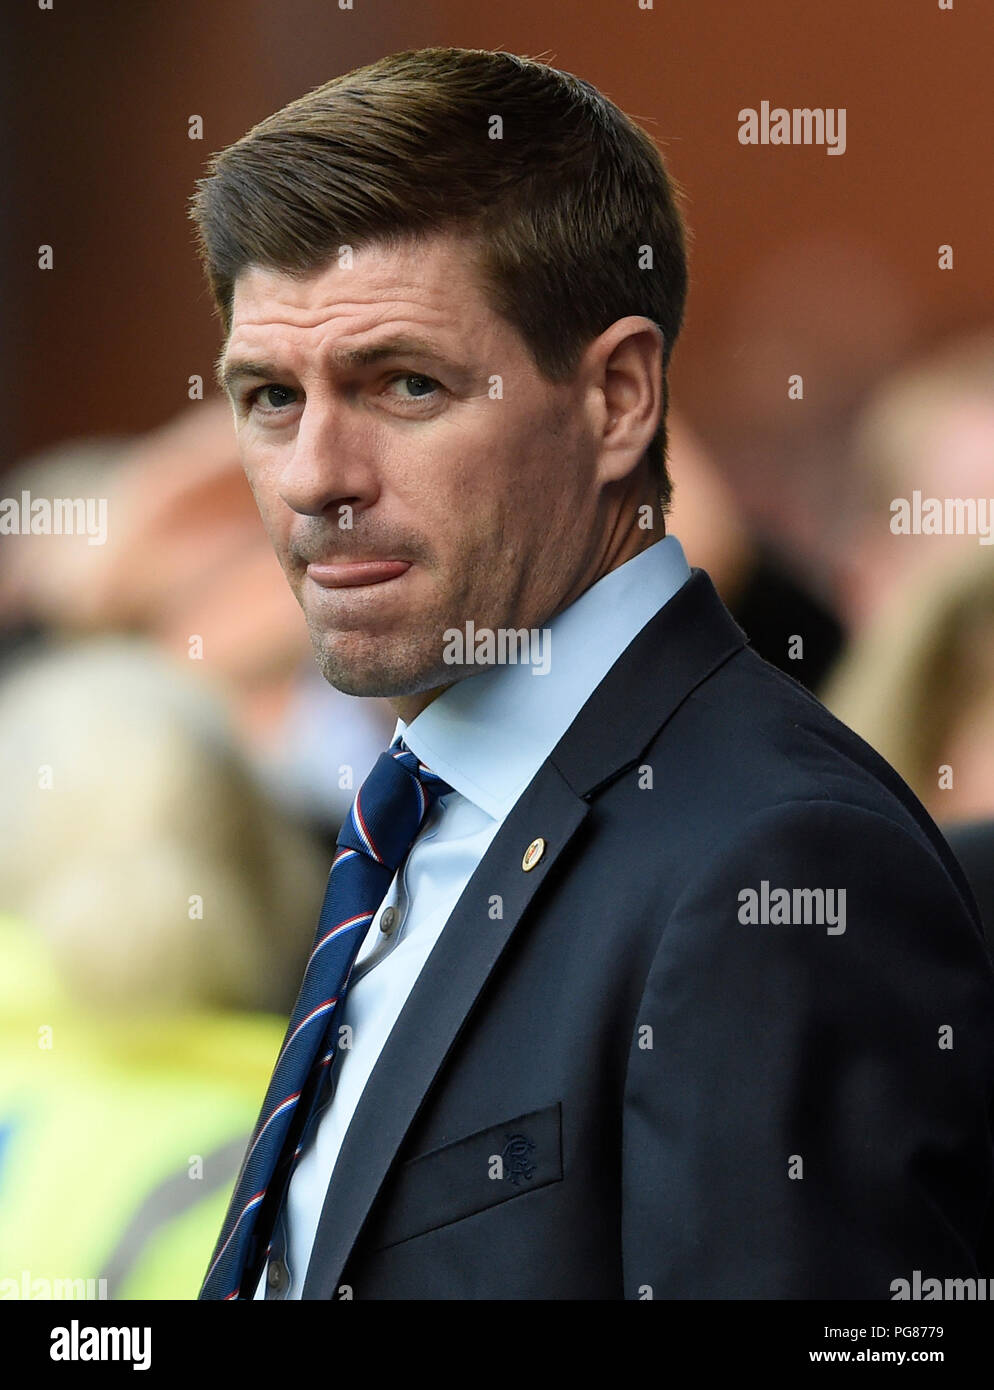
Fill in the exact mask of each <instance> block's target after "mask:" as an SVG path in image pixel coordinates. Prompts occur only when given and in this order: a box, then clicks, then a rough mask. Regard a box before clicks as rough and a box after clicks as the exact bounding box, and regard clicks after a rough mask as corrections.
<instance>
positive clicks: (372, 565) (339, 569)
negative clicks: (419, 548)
mask: <svg viewBox="0 0 994 1390" xmlns="http://www.w3.org/2000/svg"><path fill="white" fill-rule="evenodd" d="M410 568H411V562H410V560H350V561H343V562H341V563H339V564H327V565H324V564H312V565H308V566H307V576H308V578H309V579H312V580H313V581H314V583H315V584H318V585H320V587H321V588H322V589H356V588H359V587H361V586H364V585H369V584H386V583H388V582H389V581H390V580H391V579H399V578H400V576H401V575H402V574H406V572H407V571H408V570H409V569H410Z"/></svg>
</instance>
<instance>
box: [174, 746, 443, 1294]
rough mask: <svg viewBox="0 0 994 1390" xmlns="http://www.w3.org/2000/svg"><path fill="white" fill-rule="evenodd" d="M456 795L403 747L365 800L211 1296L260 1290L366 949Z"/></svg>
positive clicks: (210, 1280)
mask: <svg viewBox="0 0 994 1390" xmlns="http://www.w3.org/2000/svg"><path fill="white" fill-rule="evenodd" d="M451 790H452V788H451V787H450V786H449V784H448V783H447V782H444V781H443V780H442V778H441V777H438V776H437V775H436V774H435V773H434V772H432V771H431V770H430V769H429V768H427V767H425V766H424V764H423V763H421V762H419V761H418V758H417V757H416V755H415V754H414V753H412V752H411V751H410V749H408V748H407V747H406V746H405V745H404V743H403V742H402V741H400V740H398V741H397V742H396V743H394V744H392V745H391V746H390V748H389V749H388V750H387V751H386V752H384V753H381V754H380V756H379V758H378V759H377V761H376V764H375V765H374V767H373V770H372V771H371V772H370V773H369V775H368V777H367V778H366V780H365V781H364V782H363V784H362V786H361V787H360V788H359V791H358V792H357V793H356V798H355V801H354V802H353V803H352V809H351V811H350V812H349V814H348V816H347V817H346V820H345V824H344V825H343V826H342V829H341V831H340V833H339V836H338V847H339V848H338V853H337V854H336V856H335V860H334V863H333V864H332V866H331V872H330V873H329V875H328V886H327V888H326V889H325V895H324V903H323V905H322V908H321V916H320V919H319V922H318V929H317V934H316V936H315V939H314V948H313V950H312V951H311V955H310V959H309V960H308V963H307V968H306V970H305V972H304V980H303V983H302V985H301V987H300V993H299V995H298V997H297V1002H296V1004H295V1006H294V1010H293V1013H292V1015H291V1016H290V1023H289V1025H288V1027H287V1032H286V1037H285V1039H284V1041H283V1047H282V1049H281V1050H280V1054H279V1056H278V1058H277V1060H276V1066H275V1069H274V1071H273V1077H272V1080H271V1081H270V1083H269V1089H268V1091H267V1092H266V1099H265V1101H264V1102H263V1106H262V1110H261V1111H260V1114H259V1119H258V1121H257V1122H256V1127H255V1131H254V1132H253V1135H252V1140H251V1143H250V1144H249V1148H248V1151H247V1152H246V1155H245V1158H244V1159H243V1161H242V1168H241V1172H240V1173H239V1175H238V1180H237V1182H236V1183H235V1190H234V1195H233V1196H232V1199H231V1203H230V1205H229V1207H228V1212H227V1215H226V1217H225V1221H224V1225H223V1227H222V1229H221V1234H220V1236H219V1237H218V1242H217V1245H216V1246H215V1250H214V1258H213V1260H212V1261H211V1266H210V1268H209V1269H208V1271H207V1276H206V1278H205V1279H204V1284H203V1288H202V1289H201V1290H200V1298H201V1299H223V1300H227V1299H236V1298H239V1297H241V1298H252V1297H253V1295H254V1293H255V1289H254V1286H250V1285H253V1284H254V1280H255V1278H256V1277H257V1271H259V1270H260V1268H261V1260H260V1254H261V1251H260V1245H261V1241H262V1240H264V1239H266V1231H267V1228H268V1226H269V1224H270V1223H269V1222H268V1221H260V1209H262V1208H263V1207H265V1210H266V1213H267V1214H268V1215H270V1216H271V1215H272V1214H273V1213H274V1212H275V1210H276V1208H277V1207H278V1205H279V1203H280V1202H281V1200H282V1196H283V1191H284V1189H285V1187H286V1184H287V1182H288V1179H289V1173H290V1169H291V1168H292V1166H293V1162H294V1160H295V1158H296V1156H297V1153H299V1150H296V1151H295V1146H296V1144H297V1139H298V1138H299V1137H300V1135H301V1134H302V1132H303V1129H304V1126H305V1123H306V1120H307V1118H308V1116H309V1113H310V1111H311V1109H312V1107H313V1103H314V1099H315V1097H316V1095H317V1094H318V1092H319V1089H320V1088H321V1085H322V1082H323V1081H324V1080H325V1077H326V1071H327V1068H329V1067H330V1066H331V1065H332V1064H333V1062H334V1058H335V1054H336V1051H337V1049H336V1046H335V1042H334V1031H335V1027H336V1019H337V1018H338V1017H339V1016H340V1015H341V1009H342V1003H343V1000H344V998H345V994H346V991H347V989H348V982H349V976H350V975H351V973H352V967H353V965H354V964H355V959H356V956H357V954H358V952H359V947H360V946H361V945H362V942H363V940H364V939H365V936H366V933H367V931H368V929H369V926H370V923H371V922H372V920H373V918H374V916H375V915H376V912H377V909H378V908H379V906H380V904H381V903H382V901H383V899H384V897H385V896H386V893H387V890H388V889H389V887H390V884H391V882H392V880H393V876H394V873H395V872H396V870H397V869H399V868H400V866H401V864H402V863H403V862H404V859H405V858H406V856H407V853H408V851H409V850H410V847H411V845H412V843H413V842H414V839H415V837H416V835H417V833H418V831H419V829H420V827H421V824H422V822H423V821H424V818H425V816H426V815H427V813H428V809H429V807H430V806H431V805H432V804H433V803H434V801H435V800H436V799H437V798H438V797H439V796H444V794H445V793H446V792H449V791H451ZM267 1195H268V1198H269V1200H268V1201H267ZM257 1227H258V1233H257ZM247 1281H248V1282H247ZM243 1287H244V1292H243Z"/></svg>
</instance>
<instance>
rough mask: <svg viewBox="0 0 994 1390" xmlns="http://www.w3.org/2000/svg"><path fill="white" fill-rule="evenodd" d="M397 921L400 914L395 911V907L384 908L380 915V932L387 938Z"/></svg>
mask: <svg viewBox="0 0 994 1390" xmlns="http://www.w3.org/2000/svg"><path fill="white" fill-rule="evenodd" d="M399 921H400V913H399V912H398V911H397V909H396V908H395V907H385V908H384V909H383V912H382V913H381V914H380V931H381V932H384V933H385V934H386V935H387V936H389V935H390V933H391V932H392V931H393V929H394V927H396V925H397V923H398V922H399Z"/></svg>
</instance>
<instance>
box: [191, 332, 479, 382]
mask: <svg viewBox="0 0 994 1390" xmlns="http://www.w3.org/2000/svg"><path fill="white" fill-rule="evenodd" d="M226 351H227V349H222V351H221V353H220V356H219V357H218V359H217V361H216V362H215V363H214V375H215V378H216V380H217V384H218V386H220V388H221V390H222V391H224V392H226V393H227V394H228V395H229V396H230V395H231V394H232V387H233V386H234V385H235V383H236V382H237V381H241V380H243V379H244V378H246V377H252V378H257V379H259V380H262V381H278V380H279V379H280V377H281V376H282V375H284V371H283V369H282V368H280V367H278V366H276V365H275V363H272V362H253V361H248V360H242V359H239V358H236V359H234V360H233V361H231V362H228V361H226V360H225V353H226ZM409 356H410V357H413V356H417V357H424V358H427V359H429V360H431V361H433V362H438V363H440V364H441V365H442V366H444V367H447V368H448V369H449V371H451V372H452V373H453V374H454V375H455V376H457V377H459V378H460V379H462V380H464V381H468V380H469V379H470V376H471V373H470V371H469V370H468V369H467V368H466V367H463V366H460V365H459V363H458V362H454V361H453V360H452V359H451V358H450V357H446V355H445V354H444V353H443V352H441V351H440V350H439V348H438V346H437V344H435V343H433V342H432V341H431V340H430V339H429V338H414V337H398V338H390V339H389V340H388V341H387V342H384V343H377V344H376V345H375V346H371V347H362V348H335V349H334V351H333V352H332V353H331V360H332V361H333V363H334V364H335V366H336V367H339V368H341V369H344V370H348V369H350V368H351V369H355V368H357V367H368V366H371V365H372V364H373V363H375V362H379V361H381V360H382V359H383V358H385V357H409Z"/></svg>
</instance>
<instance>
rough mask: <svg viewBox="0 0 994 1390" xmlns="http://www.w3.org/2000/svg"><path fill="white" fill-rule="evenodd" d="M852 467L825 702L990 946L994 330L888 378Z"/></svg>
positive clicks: (862, 417) (993, 897) (866, 412)
mask: <svg viewBox="0 0 994 1390" xmlns="http://www.w3.org/2000/svg"><path fill="white" fill-rule="evenodd" d="M851 455H852V460H853V468H852V470H851V471H852V474H853V476H854V477H855V479H856V480H857V481H858V483H859V492H860V499H859V505H858V510H857V517H858V519H857V520H856V521H855V523H854V524H853V525H852V528H851V535H850V537H849V540H848V543H847V544H845V545H840V546H839V547H838V565H837V592H838V596H839V603H840V608H841V610H842V612H843V613H844V614H845V618H846V621H847V623H848V624H849V626H850V628H851V629H852V632H853V642H852V646H851V648H850V649H849V650H848V651H847V652H846V653H845V654H844V655H843V656H842V657H841V658H840V660H839V661H838V663H837V665H836V666H835V667H834V668H833V670H832V671H831V672H830V674H829V677H828V682H827V685H826V688H825V689H824V691H823V692H822V698H823V699H824V700H825V702H826V704H827V705H828V706H829V708H830V709H831V710H832V711H833V712H834V713H835V714H837V715H838V716H839V718H841V719H843V720H844V721H845V722H846V723H847V724H849V725H851V727H852V728H854V729H855V730H856V731H857V732H858V733H860V734H862V736H863V737H864V738H865V739H866V740H867V741H868V742H869V743H870V744H872V746H873V747H874V748H876V749H878V750H879V751H880V752H881V753H882V754H883V756H884V757H885V758H886V759H887V760H888V762H890V763H891V764H892V765H893V766H894V767H895V768H896V769H897V770H898V772H900V773H901V775H902V777H904V778H905V780H906V781H907V782H908V783H909V785H910V786H911V787H912V788H913V789H914V791H915V792H916V793H917V795H918V796H919V797H920V798H921V799H922V801H923V802H924V804H925V805H926V806H927V807H928V809H929V810H930V812H931V813H932V815H933V816H934V817H935V818H936V820H938V821H939V822H940V824H941V825H942V827H943V830H944V831H945V833H946V835H947V838H948V839H949V841H950V843H951V844H952V845H953V848H954V849H955V850H956V852H957V854H958V855H959V857H960V860H961V862H962V864H963V867H964V869H965V871H966V873H967V876H968V878H969V880H970V884H971V887H972V888H973V890H974V893H975V896H976V898H977V902H978V904H979V906H980V909H981V915H982V917H983V919H984V922H985V927H986V930H987V933H988V937H989V939H991V940H994V544H992V543H991V536H990V529H989V528H990V526H991V524H992V522H994V329H990V328H988V329H984V330H980V331H976V332H974V333H971V334H970V335H968V336H960V337H957V338H954V339H951V340H949V341H947V342H944V343H942V344H940V345H939V346H938V347H936V348H934V349H933V350H932V351H930V352H929V353H927V354H926V355H924V356H923V357H921V358H919V359H916V360H914V361H911V362H908V363H905V364H904V365H902V366H901V367H900V368H899V369H898V370H897V371H895V372H894V373H892V374H891V375H890V376H888V377H887V378H886V379H885V380H884V381H882V382H881V383H880V385H879V386H878V388H877V389H876V390H875V391H874V392H873V393H872V394H871V395H870V397H869V398H868V400H867V401H866V403H865V405H864V407H863V410H862V411H861V413H860V414H859V416H858V417H857V419H856V421H855V424H854V428H853V438H852V446H851ZM915 493H917V494H918V495H919V500H918V503H917V509H918V514H919V521H918V522H917V523H916V522H915ZM947 503H949V504H951V505H950V508H949V512H948V517H947V511H946V508H947ZM971 506H972V507H973V508H974V511H973V522H972V529H971V512H970V510H969V509H970V507H971ZM926 509H930V511H931V514H932V518H933V519H932V520H930V521H928V522H926V521H925V519H924V512H925V510H926ZM909 514H910V515H909ZM949 523H951V524H949ZM985 524H986V527H987V530H988V534H987V535H986V536H984V535H983V534H982V531H983V529H984V526H985ZM916 528H917V529H916Z"/></svg>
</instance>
